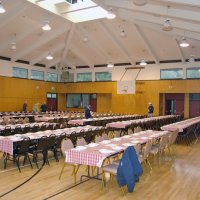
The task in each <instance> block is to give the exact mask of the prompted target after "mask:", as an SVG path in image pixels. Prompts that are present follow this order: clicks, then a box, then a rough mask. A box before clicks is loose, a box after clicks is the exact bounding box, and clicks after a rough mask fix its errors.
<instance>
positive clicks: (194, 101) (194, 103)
mask: <svg viewBox="0 0 200 200" xmlns="http://www.w3.org/2000/svg"><path fill="white" fill-rule="evenodd" d="M199 115H200V94H190V114H189V116H190V117H197V116H199Z"/></svg>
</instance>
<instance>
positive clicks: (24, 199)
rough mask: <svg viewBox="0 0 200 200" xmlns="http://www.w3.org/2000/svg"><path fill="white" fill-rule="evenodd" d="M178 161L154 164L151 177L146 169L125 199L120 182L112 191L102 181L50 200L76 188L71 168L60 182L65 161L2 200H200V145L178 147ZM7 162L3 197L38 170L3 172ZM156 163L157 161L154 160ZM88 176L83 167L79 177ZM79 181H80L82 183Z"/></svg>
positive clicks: (0, 181) (1, 180)
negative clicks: (59, 177) (102, 187)
mask: <svg viewBox="0 0 200 200" xmlns="http://www.w3.org/2000/svg"><path fill="white" fill-rule="evenodd" d="M175 147H176V157H175V159H174V160H173V161H172V160H171V159H170V157H168V156H167V157H166V159H165V161H164V160H163V161H162V162H161V164H160V165H159V166H158V164H157V160H155V161H154V164H153V171H152V173H151V174H150V173H149V170H148V168H147V167H146V166H143V167H144V172H143V174H142V176H141V178H140V181H139V182H138V183H137V184H136V186H135V189H134V192H133V193H127V194H126V195H125V196H123V194H122V192H121V190H120V189H119V187H118V186H117V183H116V181H114V183H113V185H112V186H111V187H110V188H109V190H108V189H103V190H102V189H101V181H98V180H89V181H87V182H85V183H82V184H81V185H79V186H76V187H74V188H72V189H69V190H66V191H65V192H62V193H60V194H59V195H56V196H54V197H52V198H48V197H50V196H52V195H55V194H56V193H58V192H61V191H63V190H65V189H67V188H69V187H70V186H72V185H73V177H72V176H71V172H72V170H71V167H69V166H67V167H66V168H65V171H64V173H63V176H62V178H61V180H59V179H58V176H59V173H60V170H61V167H62V164H63V158H61V159H60V161H59V162H55V161H54V160H50V166H47V165H45V166H44V168H43V169H42V170H41V171H40V173H38V174H37V175H36V176H35V177H34V178H33V179H31V180H30V181H29V182H27V183H25V184H24V185H23V186H22V187H20V188H18V189H17V190H15V191H13V192H11V193H10V194H8V195H6V196H4V197H2V198H1V199H2V200H18V199H20V200H32V199H34V200H42V199H52V200H58V199H59V200H66V199H70V200H94V199H98V200H107V199H109V200H129V199H130V200H131V199H134V200H199V199H200V189H199V187H200V159H199V156H200V141H198V142H197V143H196V144H192V145H191V146H182V145H176V146H175ZM2 163H3V161H2V160H0V196H1V195H2V194H4V193H5V192H7V191H9V190H11V189H13V188H14V187H16V186H17V185H19V184H20V183H22V182H23V181H25V180H26V179H28V178H29V177H30V176H31V175H33V174H34V173H35V172H36V171H37V168H36V166H35V165H34V169H31V168H30V166H26V167H23V168H22V173H19V171H18V169H13V168H14V165H13V164H12V163H10V164H9V166H8V168H7V171H3V170H2V169H3V166H2ZM151 163H153V160H151ZM82 173H86V171H85V167H81V168H80V170H79V172H78V176H79V177H80V175H81V174H82ZM78 180H79V179H78Z"/></svg>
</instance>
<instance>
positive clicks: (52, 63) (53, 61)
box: [46, 58, 60, 68]
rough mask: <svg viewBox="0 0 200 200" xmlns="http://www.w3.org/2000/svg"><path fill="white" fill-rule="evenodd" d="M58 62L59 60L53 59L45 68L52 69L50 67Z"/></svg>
mask: <svg viewBox="0 0 200 200" xmlns="http://www.w3.org/2000/svg"><path fill="white" fill-rule="evenodd" d="M59 62H60V58H56V59H53V60H52V61H50V62H48V63H47V64H46V67H47V68H49V67H52V66H54V65H56V64H58V63H59Z"/></svg>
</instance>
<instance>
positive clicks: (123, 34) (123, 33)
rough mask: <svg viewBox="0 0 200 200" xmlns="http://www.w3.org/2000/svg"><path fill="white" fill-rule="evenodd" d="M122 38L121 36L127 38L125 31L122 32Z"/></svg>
mask: <svg viewBox="0 0 200 200" xmlns="http://www.w3.org/2000/svg"><path fill="white" fill-rule="evenodd" d="M120 36H121V37H122V38H125V37H126V32H125V31H124V30H122V31H121V32H120Z"/></svg>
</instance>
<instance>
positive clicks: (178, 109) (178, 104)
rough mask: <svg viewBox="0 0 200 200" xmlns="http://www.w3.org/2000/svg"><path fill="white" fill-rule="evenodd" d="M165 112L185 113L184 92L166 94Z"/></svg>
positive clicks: (167, 113) (168, 113)
mask: <svg viewBox="0 0 200 200" xmlns="http://www.w3.org/2000/svg"><path fill="white" fill-rule="evenodd" d="M165 114H166V115H170V114H175V115H182V114H184V94H166V95H165Z"/></svg>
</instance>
